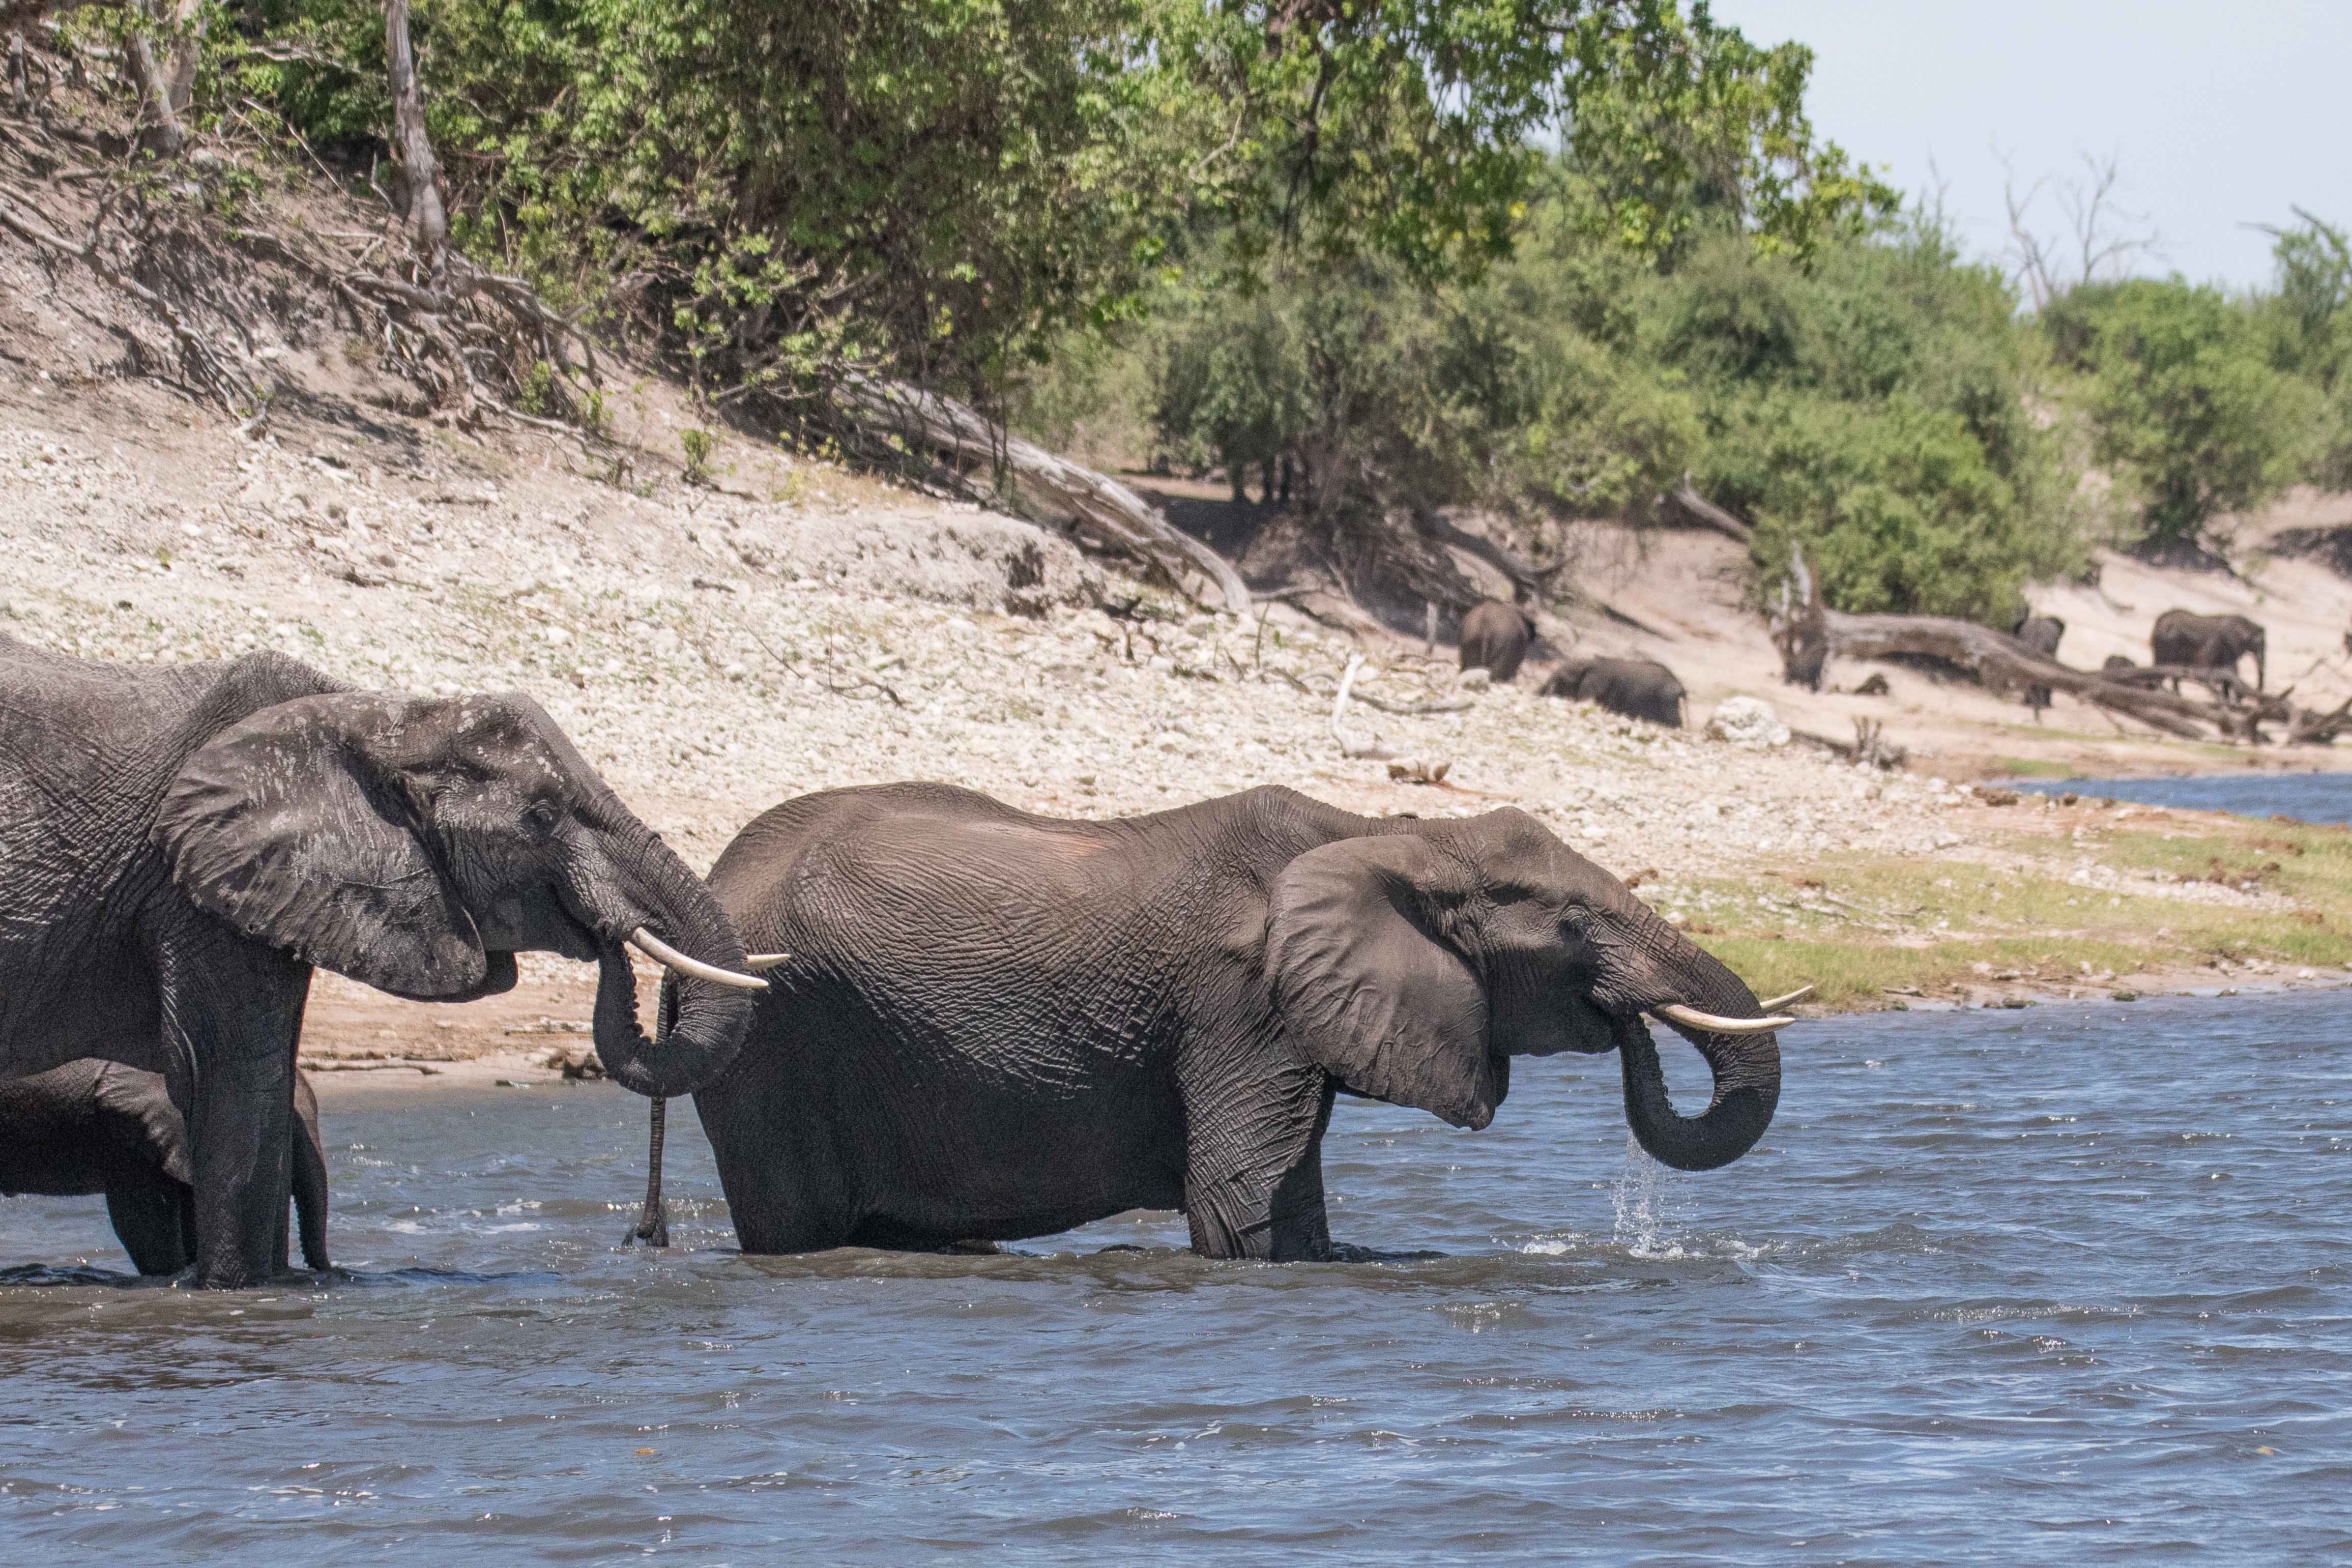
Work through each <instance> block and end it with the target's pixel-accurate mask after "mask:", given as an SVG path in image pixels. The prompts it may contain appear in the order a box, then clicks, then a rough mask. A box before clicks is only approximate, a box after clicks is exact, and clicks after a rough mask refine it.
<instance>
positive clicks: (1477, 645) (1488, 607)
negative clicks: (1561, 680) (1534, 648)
mask: <svg viewBox="0 0 2352 1568" xmlns="http://www.w3.org/2000/svg"><path fill="white" fill-rule="evenodd" d="M1535 637H1536V618H1535V617H1534V616H1530V615H1529V614H1528V613H1527V612H1526V611H1525V610H1522V609H1521V608H1519V607H1518V606H1517V605H1507V604H1505V603H1503V601H1502V600H1500V599H1481V600H1480V601H1479V602H1478V603H1477V604H1476V605H1475V606H1473V608H1472V609H1471V611H1470V613H1469V614H1468V615H1466V616H1463V617H1462V668H1465V669H1483V670H1485V671H1486V673H1487V674H1488V675H1490V676H1492V677H1494V678H1495V679H1496V680H1497V681H1505V680H1509V679H1511V678H1512V677H1514V676H1516V675H1517V674H1518V673H1519V666H1520V664H1521V663H1522V662H1523V661H1524V660H1525V659H1526V658H1527V657H1528V644H1529V643H1532V642H1533V641H1535Z"/></svg>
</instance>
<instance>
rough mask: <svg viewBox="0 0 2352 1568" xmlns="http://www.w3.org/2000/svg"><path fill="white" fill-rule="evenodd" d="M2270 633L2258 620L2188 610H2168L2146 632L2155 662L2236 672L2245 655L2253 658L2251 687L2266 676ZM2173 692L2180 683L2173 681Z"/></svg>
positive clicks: (2261, 685) (2260, 685)
mask: <svg viewBox="0 0 2352 1568" xmlns="http://www.w3.org/2000/svg"><path fill="white" fill-rule="evenodd" d="M2269 640H2270V637H2269V634H2268V633H2266V632H2265V631H2263V627H2262V626H2261V624H2260V623H2259V622H2255V621H2251V620H2248V619H2247V618H2246V617H2245V616H2200V615H2195V614H2192V613H2191V612H2189V611H2188V610H2167V611H2165V612H2164V614H2162V615H2160V616H2157V617H2156V628H2155V630H2153V631H2152V632H2150V633H2149V634H2148V639H2147V642H2148V650H2149V652H2150V653H2151V654H2152V655H2153V656H2154V658H2153V660H2152V662H2154V663H2157V664H2181V665H2194V666H2196V667H2198V668H2203V669H2221V670H2227V671H2228V672H2229V673H2230V674H2231V675H2233V676H2234V675H2236V674H2237V673H2238V661H2239V660H2240V659H2242V658H2245V657H2246V656H2247V655H2248V654H2252V655H2253V658H2254V689H2255V690H2257V691H2260V690H2262V689H2263V681H2264V680H2265V679H2268V671H2267V670H2266V669H2265V668H2263V667H2264V665H2265V663H2266V662H2267V659H2268V646H2267V645H2268V643H2269ZM2172 689H2174V690H2175V691H2178V690H2179V689H2180V682H2179V680H2178V679H2175V680H2174V681H2173V683H2172Z"/></svg>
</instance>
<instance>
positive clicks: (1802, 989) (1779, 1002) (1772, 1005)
mask: <svg viewBox="0 0 2352 1568" xmlns="http://www.w3.org/2000/svg"><path fill="white" fill-rule="evenodd" d="M753 967H754V968H756V967H758V966H757V965H754V966H753ZM1811 994H1813V988H1812V987H1811V986H1810V985H1800V986H1798V987H1797V988H1796V989H1795V990H1794V991H1791V992H1790V993H1789V994H1787V995H1786V996H1775V997H1773V998H1772V1000H1770V1001H1769V1002H1759V1003H1757V1004H1756V1005H1758V1006H1759V1007H1761V1008H1763V1009H1764V1011H1766V1012H1767V1013H1777V1012H1779V1011H1780V1009H1781V1008H1783V1007H1785V1006H1787V1005H1789V1004H1790V1003H1791V1002H1801V1001H1803V1000H1804V999H1805V998H1806V997H1808V996H1811Z"/></svg>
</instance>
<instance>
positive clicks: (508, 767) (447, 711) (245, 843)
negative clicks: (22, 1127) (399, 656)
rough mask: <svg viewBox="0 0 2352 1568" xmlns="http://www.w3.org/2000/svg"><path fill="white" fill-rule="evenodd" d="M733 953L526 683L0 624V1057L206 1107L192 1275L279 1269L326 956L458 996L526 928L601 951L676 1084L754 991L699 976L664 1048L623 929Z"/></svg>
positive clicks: (645, 1047)
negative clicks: (335, 671)
mask: <svg viewBox="0 0 2352 1568" xmlns="http://www.w3.org/2000/svg"><path fill="white" fill-rule="evenodd" d="M638 925H645V926H646V927H648V928H649V929H650V930H651V931H653V932H654V934H655V935H656V936H658V937H660V938H662V939H663V940H665V941H667V942H669V943H670V944H671V945H672V946H673V947H676V948H678V949H680V950H682V951H683V952H687V953H689V954H691V955H693V956H694V957H697V958H699V959H703V960H705V961H707V962H709V963H718V964H724V965H730V966H740V961H741V959H742V951H743V950H742V948H741V946H740V944H739V943H738V942H737V941H736V940H735V934H734V931H733V930H732V928H730V926H729V925H728V923H727V921H726V917H725V916H723V915H722V914H720V913H719V907H718V905H717V904H716V903H714V902H713V901H712V900H711V899H710V897H709V893H708V891H706V890H705V889H704V888H703V887H702V885H701V883H699V882H698V881H697V880H696V879H695V878H694V876H693V875H692V873H690V872H688V870H687V868H685V867H684V866H683V865H682V864H680V863H679V861H678V859H677V857H676V856H675V855H673V854H672V853H671V852H670V851H669V849H668V847H667V846H666V845H664V844H663V843H662V842H661V840H660V839H659V838H658V837H656V836H655V834H654V832H653V830H652V829H651V828H649V827H647V826H646V825H645V824H644V823H642V822H640V821H638V820H637V819H636V818H635V816H631V815H630V814H629V812H628V811H627V809H626V808H625V807H624V806H623V805H621V804H620V802H619V801H618V800H617V799H616V798H614V795H613V792H612V791H611V789H609V788H608V787H607V786H606V785H605V784H604V781H603V780H602V779H600V778H598V777H597V776H596V774H595V773H594V772H593V770H591V769H590V768H589V767H588V765H587V764H586V763H584V762H583V761H582V760H581V758H580V756H579V753H577V752H574V751H573V750H572V744H571V742H569V741H568V740H567V739H565V737H564V735H563V733H562V731H560V730H558V729H557V728H556V726H555V724H554V722H553V721H551V720H550V719H549V718H548V717H547V715H546V714H545V713H544V712H543V711H541V709H540V708H539V706H538V705H537V704H536V703H534V702H532V701H530V700H529V699H528V698H524V697H520V696H500V697H452V698H433V697H414V696H407V695H404V694H400V693H395V692H382V691H351V690H347V689H342V688H341V687H339V686H337V685H336V684H335V683H334V682H332V681H331V680H329V679H326V678H325V677H324V676H321V675H320V674H319V673H318V672H317V671H316V670H313V669H310V668H305V667H304V666H302V665H300V664H298V663H296V662H295V661H294V660H292V659H289V658H282V657H280V656H278V655H276V654H253V655H248V656H247V657H246V658H240V659H237V660H236V661H234V662H215V663H206V664H187V665H176V666H173V665H150V666H126V665H108V664H100V663H95V662H92V661H89V660H84V659H77V658H66V657H64V656H61V655H58V654H53V653H48V652H46V651H44V650H42V649H39V648H36V647H30V646H28V645H26V644H25V643H21V642H17V641H16V640H15V639H13V638H0V1076H5V1077H25V1076H28V1075H30V1074H33V1073H37V1072H43V1071H46V1070H47V1069H48V1068H54V1067H58V1066H60V1065H62V1064H63V1063H66V1062H68V1061H72V1060H75V1059H77V1058H84V1057H94V1058H107V1059H110V1060H114V1061H119V1062H121V1063H122V1064H123V1065H124V1066H126V1067H134V1068H142V1069H144V1070H146V1071H151V1072H160V1073H162V1074H163V1076H164V1079H165V1080H166V1083H167V1085H168V1087H169V1089H170V1091H171V1100H172V1103H173V1105H174V1106H175V1107H176V1108H178V1110H179V1111H180V1113H181V1115H182V1116H183V1118H184V1120H185V1121H186V1124H187V1130H188V1165H189V1177H190V1186H191V1188H192V1189H193V1191H194V1215H195V1222H194V1223H195V1252H196V1260H195V1263H194V1267H193V1268H192V1270H191V1273H190V1279H191V1280H192V1282H194V1283H198V1284H203V1285H207V1286H218V1287H241V1286H247V1285H252V1284H256V1283H258V1282H260V1281H262V1280H264V1279H268V1277H269V1276H270V1275H271V1274H273V1273H275V1272H277V1271H278V1269H280V1268H283V1267H284V1265H285V1255H286V1242H285V1230H286V1226H285V1215H286V1204H287V1193H288V1184H289V1179H290V1178H289V1155H290V1151H291V1150H292V1149H293V1147H294V1139H293V1136H292V1130H291V1122H292V1118H293V1097H294V1051H295V1041H296V1037H297V1035H298V1034H299V1031H300V1028H301V1022H302V1005H303V1001H304V998H305V996H306V995H307V994H308V992H309V990H310V970H311V967H312V966H313V965H317V966H319V967H320V968H325V969H331V970H333V971H335V972H336V973H341V974H345V975H349V976H350V977H351V978H352V979H354V980H358V981H361V982H362V983H364V984H369V985H373V986H375V987H377V988H378V989H380V990H383V991H389V992H391V993H393V994H395V995H400V996H410V997H417V998H423V999H428V1000H441V1001H463V1000H469V999H471V998H474V997H478V996H485V995H488V994H492V993H494V992H499V991H504V990H506V989H508V988H509V987H510V986H511V985H513V984H514V982H515V958H514V955H515V954H516V953H517V952H523V951H535V952H559V953H562V954H564V955H565V956H567V957H571V958H576V959H581V960H593V961H594V962H596V963H598V964H599V966H600V971H601V974H600V984H599V985H598V988H597V996H596V1012H595V1037H596V1048H597V1052H598V1054H599V1055H600V1056H602V1057H603V1058H604V1062H605V1066H606V1068H608V1069H609V1070H610V1071H611V1072H612V1074H613V1076H614V1078H615V1079H618V1080H619V1081H620V1082H621V1083H622V1084H624V1085H625V1086H626V1087H627V1088H630V1089H635V1090H636V1091H638V1092H639V1093H643V1094H679V1093H684V1092H686V1091H688V1090H690V1089H693V1088H695V1087H696V1086H697V1085H698V1084H699V1083H701V1082H702V1081H704V1080H705V1079H708V1078H709V1077H710V1076H711V1075H713V1074H714V1073H716V1072H717V1071H719V1069H720V1068H724V1067H725V1066H726V1065H727V1063H728V1061H729V1060H730V1058H731V1057H732V1056H733V1054H734V1051H735V1048H736V1047H737V1046H738V1045H739V1044H740V1040H741V1037H742V1030H743V1025H744V1022H745V1020H746V1019H747V1018H748V1016H749V1014H750V1006H749V1003H748V999H747V997H746V996H745V995H744V994H741V993H738V992H735V991H732V990H730V989H728V988H726V987H724V986H719V985H713V984H708V983H705V982H701V981H695V982H689V983H688V984H685V985H684V986H683V987H682V1004H681V1006H680V1010H679V1016H678V1021H677V1029H676V1031H675V1032H674V1033H673V1034H672V1035H671V1037H669V1038H668V1039H667V1040H666V1041H664V1042H663V1044H662V1045H661V1047H658V1048H657V1049H656V1047H654V1046H653V1045H652V1044H651V1042H649V1041H647V1040H646V1037H645V1035H644V1033H643V1032H642V1031H641V1030H640V1029H639V1028H638V1026H637V1021H636V1016H635V984H634V980H633V977H632V975H631V973H630V969H629V962H628V957H627V954H626V952H625V950H624V949H623V947H622V945H621V943H622V940H623V938H624V937H625V936H626V935H627V933H628V932H629V931H632V930H634V929H635V927H637V926H638Z"/></svg>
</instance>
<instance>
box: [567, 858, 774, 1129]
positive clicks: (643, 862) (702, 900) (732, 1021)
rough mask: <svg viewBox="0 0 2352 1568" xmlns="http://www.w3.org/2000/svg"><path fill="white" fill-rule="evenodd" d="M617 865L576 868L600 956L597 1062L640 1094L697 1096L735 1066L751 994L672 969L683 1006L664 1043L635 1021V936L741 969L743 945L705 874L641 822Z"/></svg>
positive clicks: (579, 895) (577, 894)
mask: <svg viewBox="0 0 2352 1568" xmlns="http://www.w3.org/2000/svg"><path fill="white" fill-rule="evenodd" d="M614 837H615V841H616V842H618V843H619V844H621V845H622V846H623V848H622V849H621V850H620V851H619V852H618V854H617V855H616V856H615V857H614V858H613V859H612V860H610V861H600V862H596V863H593V864H588V865H583V866H582V867H581V868H577V869H576V870H575V871H574V874H573V887H572V897H573V899H574V900H575V901H576V902H577V903H578V904H579V905H580V906H581V907H582V908H583V909H584V910H587V911H589V912H590V914H591V916H592V920H593V925H594V927H595V931H596V936H597V944H598V947H599V949H600V950H601V951H600V954H599V957H598V961H597V973H596V1010H595V1014H594V1016H593V1025H592V1028H593V1037H594V1040H595V1043H596V1056H597V1058H598V1059H599V1060H600V1061H602V1062H603V1063H604V1071H605V1072H606V1073H607V1074H608V1075H610V1076H611V1078H612V1079H613V1081H614V1082H615V1083H617V1084H619V1085H620V1086H621V1087H622V1088H624V1089H630V1090H633V1091H635V1093H638V1094H644V1095H653V1096H657V1097H663V1098H675V1097H676V1096H678V1095H682V1094H692V1093H693V1092H694V1091H695V1090H696V1089H700V1088H701V1087H702V1086H703V1085H704V1084H706V1083H708V1082H709V1081H710V1080H711V1079H715V1078H717V1077H718V1076H719V1074H720V1073H722V1072H724V1071H726V1070H727V1068H728V1067H729V1066H730V1064H732V1063H733V1061H734V1059H735V1052H736V1050H737V1048H738V1047H740V1046H741V1044H742V1043H743V1030H744V1027H745V1026H747V1025H748V1024H749V1023H750V1022H751V992H748V991H742V990H738V989H736V988H735V987H733V986H729V985H722V984H717V983H715V982H712V981H709V980H694V979H688V978H686V977H684V976H682V975H674V976H672V978H671V984H672V986H673V987H674V988H675V994H676V995H677V1011H676V1013H675V1014H672V1015H669V1027H668V1028H667V1030H666V1031H664V1033H663V1036H662V1038H661V1039H660V1040H659V1041H658V1042H656V1041H655V1040H653V1039H650V1038H648V1037H646V1032H645V1029H644V1028H643V1026H641V1025H640V1024H639V1022H638V1019H637V982H636V973H635V970H633V969H632V968H631V966H630V963H629V949H628V948H627V946H626V945H625V942H626V939H627V937H628V935H629V933H630V932H631V931H635V930H636V929H637V928H638V927H639V926H644V927H646V929H647V930H649V931H652V932H653V933H654V934H655V935H656V936H657V937H659V938H660V939H661V940H662V941H663V942H667V943H668V944H669V945H670V946H672V947H675V948H677V950H678V951H679V952H683V953H685V954H687V955H688V957H691V958H697V959H699V960H701V961H702V962H703V963H709V964H715V965H717V966H719V968H721V969H729V970H734V971H737V972H740V971H741V970H742V968H743V944H742V943H741V942H740V941H739V940H738V939H737V937H736V935H735V928H734V927H733V926H732V925H731V924H730V923H729V921H728V919H727V916H726V914H725V912H724V911H722V910H720V909H719V902H718V900H715V899H713V898H712V897H711V896H710V890H709V889H708V888H705V887H704V886H703V885H702V881H701V879H699V878H698V877H697V876H695V875H694V873H693V872H691V871H689V870H688V869H687V868H686V867H685V865H684V863H683V862H681V861H680V860H679V859H678V858H677V856H676V855H675V854H673V853H672V852H671V851H670V848H669V847H668V846H667V845H666V844H664V843H663V842H662V841H661V840H660V839H659V838H658V837H656V836H655V835H654V833H653V831H652V830H651V829H650V828H647V827H646V826H644V825H643V824H642V823H635V822H634V821H633V822H632V823H631V825H630V830H629V831H626V832H624V833H620V834H616V835H615V836H614Z"/></svg>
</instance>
